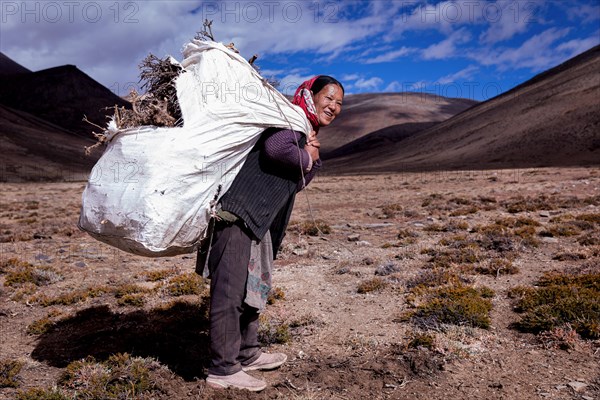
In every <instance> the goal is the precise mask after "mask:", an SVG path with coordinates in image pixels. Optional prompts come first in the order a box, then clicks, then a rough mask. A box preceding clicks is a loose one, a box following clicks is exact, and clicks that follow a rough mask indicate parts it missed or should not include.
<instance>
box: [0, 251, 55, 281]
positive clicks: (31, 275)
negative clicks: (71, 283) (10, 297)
mask: <svg viewBox="0 0 600 400" xmlns="http://www.w3.org/2000/svg"><path fill="white" fill-rule="evenodd" d="M0 272H2V273H5V274H6V278H5V281H4V286H13V287H14V286H17V287H20V286H23V285H24V284H26V283H33V284H34V285H36V286H45V285H50V284H52V283H55V282H59V281H61V280H63V279H64V278H63V276H62V275H61V274H60V273H59V272H58V271H56V270H55V269H54V268H52V267H49V266H35V265H33V264H30V263H28V262H25V261H20V260H19V259H17V258H11V259H8V260H7V261H5V262H3V263H2V265H1V266H0Z"/></svg>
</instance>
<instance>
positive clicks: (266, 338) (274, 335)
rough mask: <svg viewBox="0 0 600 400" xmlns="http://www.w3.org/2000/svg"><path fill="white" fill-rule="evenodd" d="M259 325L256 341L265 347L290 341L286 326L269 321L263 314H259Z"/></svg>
mask: <svg viewBox="0 0 600 400" xmlns="http://www.w3.org/2000/svg"><path fill="white" fill-rule="evenodd" d="M259 324H260V325H259V328H258V340H259V342H261V343H262V344H263V345H265V346H269V345H271V344H286V343H289V342H290V341H291V340H292V335H291V333H290V327H289V325H288V324H284V323H283V322H280V321H275V320H270V319H269V318H268V317H267V316H266V315H265V314H260V317H259Z"/></svg>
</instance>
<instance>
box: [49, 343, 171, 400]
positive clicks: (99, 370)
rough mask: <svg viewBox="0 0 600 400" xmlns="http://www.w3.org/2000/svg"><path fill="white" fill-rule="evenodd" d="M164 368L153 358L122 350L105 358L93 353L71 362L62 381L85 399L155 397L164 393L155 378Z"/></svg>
mask: <svg viewBox="0 0 600 400" xmlns="http://www.w3.org/2000/svg"><path fill="white" fill-rule="evenodd" d="M161 370H163V371H164V370H165V368H164V367H163V366H161V365H160V364H159V363H158V362H157V361H155V360H154V359H151V358H141V357H131V356H130V355H129V354H127V353H124V354H121V353H119V354H115V355H112V356H110V357H109V358H108V360H106V361H104V362H98V361H96V360H95V359H94V358H93V357H88V358H86V359H85V360H81V361H75V362H72V363H71V364H69V365H68V366H67V367H66V369H65V371H64V373H63V376H62V377H61V379H60V381H59V383H60V384H61V386H63V387H64V388H65V389H67V390H72V391H74V392H75V393H77V396H78V398H83V399H130V398H152V397H155V396H156V395H158V394H159V393H161V390H160V388H159V387H158V385H157V383H156V381H155V379H153V378H154V377H153V375H154V373H160V372H161ZM79 396H80V397H79Z"/></svg>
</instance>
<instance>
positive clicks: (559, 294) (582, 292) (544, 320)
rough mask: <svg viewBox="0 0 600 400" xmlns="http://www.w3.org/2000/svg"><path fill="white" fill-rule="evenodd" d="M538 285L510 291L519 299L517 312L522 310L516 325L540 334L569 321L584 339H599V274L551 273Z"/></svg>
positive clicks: (522, 329) (518, 327)
mask: <svg viewBox="0 0 600 400" xmlns="http://www.w3.org/2000/svg"><path fill="white" fill-rule="evenodd" d="M537 285H538V286H539V287H537V288H534V287H525V286H518V287H515V288H513V289H512V290H511V291H510V292H509V295H510V296H511V297H513V298H515V299H517V303H516V310H517V312H520V313H523V316H522V317H521V320H520V321H518V322H517V323H515V324H514V327H515V328H517V329H519V330H521V331H524V332H532V333H540V332H544V331H551V330H552V329H555V328H558V327H564V326H565V324H569V325H570V326H571V327H572V328H573V329H574V330H575V331H576V332H577V333H578V334H580V335H581V336H582V337H583V338H589V339H598V338H600V273H591V274H581V275H574V274H565V273H551V274H546V275H544V277H542V278H541V279H540V280H539V281H538V282H537Z"/></svg>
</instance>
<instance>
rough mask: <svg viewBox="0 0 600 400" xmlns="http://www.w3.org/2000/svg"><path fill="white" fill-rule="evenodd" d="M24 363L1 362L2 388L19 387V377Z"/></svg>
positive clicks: (0, 384)
mask: <svg viewBox="0 0 600 400" xmlns="http://www.w3.org/2000/svg"><path fill="white" fill-rule="evenodd" d="M22 368H23V363H22V362H21V361H17V360H0V388H4V387H12V388H15V387H17V386H19V381H18V380H17V375H18V374H19V372H21V369H22Z"/></svg>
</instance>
